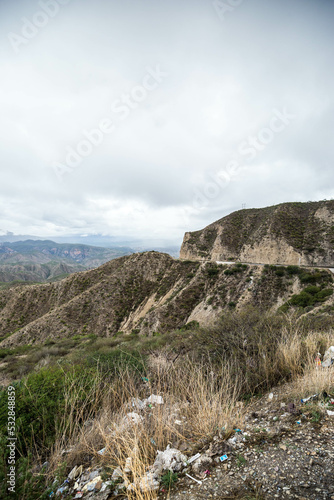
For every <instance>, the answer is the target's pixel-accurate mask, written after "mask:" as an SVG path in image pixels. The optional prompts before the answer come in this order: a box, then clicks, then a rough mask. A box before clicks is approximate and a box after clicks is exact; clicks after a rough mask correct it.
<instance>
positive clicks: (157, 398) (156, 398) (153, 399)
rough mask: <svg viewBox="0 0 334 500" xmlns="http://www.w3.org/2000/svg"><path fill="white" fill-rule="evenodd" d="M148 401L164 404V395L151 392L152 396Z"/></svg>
mask: <svg viewBox="0 0 334 500" xmlns="http://www.w3.org/2000/svg"><path fill="white" fill-rule="evenodd" d="M146 401H147V402H148V403H152V404H157V405H163V404H164V400H163V398H162V396H156V395H155V394H151V396H150V397H149V398H147V400H146Z"/></svg>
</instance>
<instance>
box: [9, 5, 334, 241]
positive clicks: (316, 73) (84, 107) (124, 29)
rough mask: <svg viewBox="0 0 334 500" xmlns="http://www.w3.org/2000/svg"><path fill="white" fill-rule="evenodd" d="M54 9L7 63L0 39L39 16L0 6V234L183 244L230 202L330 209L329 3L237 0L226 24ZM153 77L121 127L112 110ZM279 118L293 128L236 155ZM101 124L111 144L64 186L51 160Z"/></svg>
mask: <svg viewBox="0 0 334 500" xmlns="http://www.w3.org/2000/svg"><path fill="white" fill-rule="evenodd" d="M41 1H42V2H43V0H41ZM49 2H51V3H52V2H53V3H54V2H58V0H49ZM46 3H47V0H45V1H44V4H46ZM63 3H64V5H60V2H59V4H58V6H59V12H57V15H55V16H54V17H52V18H51V17H50V18H49V19H48V21H47V23H46V25H45V26H44V27H42V28H39V29H38V30H37V34H35V35H34V36H33V37H32V38H31V39H30V40H28V41H27V43H22V44H21V45H20V46H19V47H17V48H19V50H18V51H17V52H18V53H16V52H15V51H14V50H13V46H12V43H13V35H11V40H10V39H9V38H8V34H9V33H12V34H13V33H15V34H17V35H18V36H22V27H23V26H24V23H25V21H22V18H26V19H28V20H30V21H31V20H33V19H34V16H35V15H36V12H38V11H40V10H41V7H40V4H39V3H38V2H35V1H25V2H23V1H18V2H15V4H14V2H10V1H9V0H7V1H6V0H5V1H2V2H1V3H0V14H1V16H0V19H1V20H0V37H1V40H2V43H1V46H2V49H1V52H0V62H1V67H2V76H1V80H0V110H1V121H0V134H1V137H2V141H1V145H0V159H1V164H2V176H1V185H0V227H1V228H3V229H4V230H9V231H14V232H15V233H33V234H38V235H41V236H50V235H55V234H58V235H61V234H68V233H77V234H81V233H98V232H101V233H104V234H114V235H126V236H133V237H139V236H140V237H150V238H151V237H152V235H155V236H156V237H159V238H171V239H180V238H181V237H182V235H183V232H184V231H186V230H189V229H196V228H200V227H202V226H203V225H206V224H208V223H210V222H212V221H213V220H215V219H217V218H220V217H222V216H223V215H225V214H227V213H228V212H229V211H231V210H234V209H238V208H241V205H242V203H246V204H247V206H248V207H252V206H265V205H268V204H274V203H279V202H283V201H289V200H301V201H307V200H309V199H322V198H331V197H333V188H332V186H333V182H332V181H333V174H332V172H333V168H332V164H333V150H332V148H331V139H332V138H331V135H332V130H333V125H334V123H333V122H334V112H333V110H334V98H333V92H332V89H333V83H334V82H333V80H334V75H333V71H334V70H333V65H332V47H333V37H334V35H333V32H332V25H331V23H332V19H333V17H332V16H333V11H334V6H333V2H331V1H329V0H296V1H294V2H291V1H289V0H280V1H276V2H266V1H265V0H249V1H248V2H246V1H244V2H241V3H240V5H239V6H238V7H236V8H235V9H234V10H233V11H231V12H229V13H228V14H227V15H226V18H225V19H224V20H221V19H220V18H219V17H218V15H217V13H216V12H215V9H214V7H213V5H212V2H211V1H199V0H198V1H194V0H192V1H190V0H189V1H184V2H176V1H170V2H163V1H156V0H155V1H153V0H145V1H144V0H140V1H137V0H136V1H134V0H122V2H116V1H115V0H113V1H110V2H105V1H102V0H96V1H94V2H89V1H88V0H80V1H79V0H70V1H69V2H68V3H67V4H66V2H65V1H64V2H63ZM226 3H228V1H226ZM65 4H66V5H65ZM50 5H51V4H50ZM11 41H12V43H11ZM157 65H160V67H161V68H162V70H163V71H164V72H166V73H168V76H166V77H165V78H163V80H162V81H161V83H159V85H158V86H157V88H155V89H154V90H152V91H148V92H147V96H146V97H145V99H144V100H142V102H137V101H134V100H133V99H132V101H131V104H132V105H133V106H134V107H135V109H130V108H129V110H130V112H129V113H128V114H129V116H127V117H126V119H124V120H122V119H121V113H115V111H113V108H112V106H113V104H114V103H115V101H116V100H117V101H122V100H123V99H124V95H125V96H126V95H128V94H130V95H131V93H132V92H135V91H134V90H133V89H134V88H135V87H138V86H142V85H143V79H144V78H145V75H146V74H147V68H156V66H157ZM137 94H138V91H137ZM134 95H136V94H135V93H134ZM138 95H139V94H138ZM284 108H286V109H287V110H288V112H289V113H291V114H293V115H294V116H295V118H294V119H293V120H292V121H291V123H290V124H289V125H288V126H286V127H285V128H284V130H283V131H282V132H280V133H275V134H274V135H273V138H272V140H270V142H269V143H268V144H266V145H265V147H264V148H262V149H261V150H260V151H257V154H256V156H255V158H253V159H251V160H250V159H249V158H248V157H247V156H246V155H240V151H239V148H240V144H242V143H244V142H245V141H246V142H248V141H249V140H250V139H251V140H252V138H254V137H258V135H259V133H261V131H262V130H263V129H264V128H268V126H269V125H268V124H269V123H270V120H271V119H272V117H273V110H274V109H276V110H283V109H284ZM114 109H115V108H114ZM105 118H108V119H110V120H111V121H112V122H113V124H114V131H113V132H112V133H110V134H105V135H104V138H103V142H102V144H101V145H99V146H96V147H93V148H92V152H91V154H90V155H89V156H87V157H85V158H83V160H82V161H81V162H80V164H78V166H77V167H75V168H73V169H72V171H71V172H70V173H68V174H66V175H64V176H63V178H62V182H60V181H59V179H58V178H57V176H56V175H55V171H54V169H53V165H54V163H55V162H59V163H64V162H65V158H66V154H67V151H68V148H74V149H75V150H76V148H77V146H78V144H79V143H80V141H82V140H84V139H85V131H86V132H87V131H92V130H93V129H96V128H97V127H99V124H100V123H101V120H103V119H105ZM231 160H236V161H238V162H239V169H238V172H237V174H236V175H234V176H233V177H232V178H231V180H230V182H229V183H227V184H226V185H225V186H224V187H219V189H217V193H216V195H215V196H212V197H209V198H208V197H205V195H204V194H203V193H204V192H205V189H206V187H207V186H208V184H210V183H212V178H213V177H215V176H216V175H217V173H219V172H222V171H224V170H226V165H227V164H228V163H229V162H230V161H231ZM198 193H201V197H202V202H198V200H196V197H197V198H198Z"/></svg>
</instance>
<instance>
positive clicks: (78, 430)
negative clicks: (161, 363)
mask: <svg viewBox="0 0 334 500" xmlns="http://www.w3.org/2000/svg"><path fill="white" fill-rule="evenodd" d="M231 373H232V371H231V367H230V365H229V364H228V363H225V364H224V365H223V366H222V367H221V369H220V370H218V371H217V369H214V368H213V367H210V366H208V365H204V364H202V363H197V364H194V363H193V362H192V361H191V360H190V359H184V360H183V361H182V362H179V363H178V364H177V365H176V366H174V365H171V366H169V367H167V369H166V367H165V368H164V369H162V370H160V369H159V367H157V369H156V371H154V372H153V371H151V372H150V373H149V376H148V378H149V382H145V381H141V384H140V386H139V387H138V381H137V380H135V377H134V374H133V372H130V371H128V370H127V369H124V371H123V372H122V374H121V376H119V377H117V379H115V380H114V381H113V382H110V384H105V383H104V381H103V378H101V373H100V372H99V371H98V370H97V372H96V380H95V381H94V384H93V385H92V387H91V390H90V392H89V393H88V394H87V395H86V398H85V399H84V400H83V399H82V388H80V387H78V386H77V385H75V384H73V385H71V384H70V385H69V386H68V389H67V394H66V399H67V402H68V411H67V412H66V413H64V418H63V422H62V424H61V425H60V426H59V435H58V436H57V439H56V444H55V446H54V449H53V453H52V458H51V460H50V462H51V468H50V474H51V475H52V473H53V471H54V470H55V469H56V467H57V466H59V464H60V463H61V462H62V461H63V460H64V456H63V454H62V452H63V450H64V449H67V450H68V453H66V461H67V465H68V467H72V466H74V465H75V464H80V463H85V460H87V457H88V456H90V457H91V456H94V457H95V460H96V461H97V462H98V463H101V464H103V465H105V466H110V467H112V468H116V467H119V468H120V470H122V471H123V472H124V468H125V463H126V460H127V459H129V458H130V459H131V474H130V476H129V474H128V475H127V477H129V478H131V482H137V483H138V482H139V480H140V478H142V477H143V476H144V475H145V473H146V471H147V470H148V468H149V466H151V465H152V464H153V463H154V460H155V457H156V452H157V450H164V449H165V448H166V447H167V445H168V444H169V445H171V446H172V447H173V446H174V447H175V446H176V447H179V446H181V448H182V446H183V449H185V450H186V453H187V455H189V456H190V455H191V454H193V453H195V452H196V451H198V450H199V449H201V448H203V447H204V446H205V445H207V444H208V443H209V442H210V441H211V439H212V438H213V436H214V435H218V434H219V435H220V436H221V437H223V436H224V435H229V433H230V432H231V430H232V429H233V427H235V426H238V427H239V426H241V425H242V420H243V411H242V405H240V404H239V403H238V397H239V392H238V387H239V385H238V383H237V381H236V380H235V379H233V378H232V376H231ZM101 383H102V385H103V391H102V392H101ZM151 394H155V395H161V396H162V397H163V400H164V403H163V404H162V405H158V404H152V405H151V407H150V406H148V405H147V406H146V408H145V409H142V410H140V409H139V408H138V407H137V406H136V400H137V399H138V398H140V399H143V398H145V397H146V398H147V397H148V396H150V395H151ZM92 401H93V402H94V404H93V407H91V403H92ZM97 401H98V402H99V403H97V404H98V405H99V408H98V410H97V406H96V402H97ZM78 405H80V411H79V412H78V411H77V406H78ZM88 408H89V409H88ZM129 413H136V414H137V415H139V421H135V422H132V421H131V419H130V418H129V417H128V414H129ZM84 415H85V418H84ZM93 415H95V418H92V417H93ZM136 418H138V417H136ZM102 448H105V449H106V451H105V453H104V454H103V455H100V454H99V453H98V451H99V450H101V449H102ZM124 477H125V472H124ZM152 495H153V496H152ZM154 495H155V493H154V492H151V493H145V492H142V491H140V489H138V488H137V489H136V491H134V492H131V491H130V492H129V498H139V499H143V500H148V499H151V498H155V496H154Z"/></svg>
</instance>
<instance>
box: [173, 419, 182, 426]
mask: <svg viewBox="0 0 334 500" xmlns="http://www.w3.org/2000/svg"><path fill="white" fill-rule="evenodd" d="M174 424H175V425H182V422H181V420H175V422H174Z"/></svg>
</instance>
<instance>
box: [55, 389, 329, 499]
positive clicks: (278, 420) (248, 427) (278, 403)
mask: <svg viewBox="0 0 334 500" xmlns="http://www.w3.org/2000/svg"><path fill="white" fill-rule="evenodd" d="M300 396H301V397H304V395H303V394H301V395H300ZM331 413H332V414H331ZM180 448H181V449H184V453H185V455H186V456H185V455H183V454H182V453H181V452H180V451H177V450H176V449H175V450H174V452H175V456H174V459H173V460H174V462H173V464H174V465H175V464H178V465H177V466H175V469H174V470H175V471H177V481H176V482H175V484H174V486H173V487H172V488H171V489H170V490H169V491H166V489H164V487H161V486H160V488H159V483H155V481H154V480H152V486H154V487H155V488H152V489H156V494H157V496H158V498H161V499H164V500H181V499H182V500H183V499H189V500H195V499H208V498H217V499H245V500H246V499H248V500H252V499H253V500H255V499H258V500H267V499H268V500H270V499H274V498H280V499H281V498H282V499H288V498H289V499H294V498H296V499H300V500H302V499H314V500H325V499H334V398H333V395H330V394H326V393H323V394H320V395H319V396H317V397H316V398H313V399H312V398H311V399H310V400H309V401H307V402H302V401H301V400H300V399H297V398H292V397H291V388H290V387H289V386H288V385H285V386H282V387H280V388H277V389H276V390H274V391H273V392H272V393H270V394H267V395H265V396H263V397H262V398H260V399H256V400H255V401H253V402H251V403H250V404H249V405H247V408H246V411H245V418H244V425H243V426H242V428H241V429H235V430H234V431H233V433H232V435H231V437H229V439H227V440H226V439H222V438H221V437H219V436H218V435H217V436H216V437H215V438H214V439H213V441H212V442H211V443H210V444H209V445H208V444H206V445H205V446H204V447H203V448H202V449H201V450H200V451H199V453H198V455H200V456H199V457H198V458H197V459H196V460H194V461H193V462H192V463H191V464H190V465H188V466H187V467H185V466H184V464H183V460H184V458H187V459H189V457H190V455H191V453H189V452H188V451H185V448H182V446H181V447H180ZM172 451H173V450H172ZM168 453H169V452H167V455H168ZM165 454H166V452H165ZM167 455H166V456H167ZM172 455H173V453H172V454H171V455H170V456H172ZM224 456H225V457H224ZM158 457H160V461H161V460H164V454H163V453H161V454H160V455H159V454H158ZM222 460H223V461H222ZM157 461H158V462H159V458H157ZM157 461H156V462H157ZM173 467H174V466H173ZM152 470H153V469H152ZM129 473H130V469H129ZM71 474H72V477H69V478H68V480H67V482H66V483H65V484H64V485H63V486H62V488H60V489H58V491H57V492H56V495H55V496H56V497H57V498H94V499H100V500H107V499H108V498H115V497H117V498H128V496H127V493H126V488H124V489H122V482H123V480H124V481H125V483H123V485H124V484H129V482H128V481H127V479H126V476H124V474H123V475H122V472H121V471H120V474H119V475H118V476H117V477H116V475H117V474H118V473H117V471H115V472H114V474H113V476H112V477H110V478H108V479H109V480H108V479H106V477H105V475H104V474H103V471H102V469H99V468H98V467H95V468H94V467H92V468H91V469H86V470H83V469H82V467H79V468H77V470H74V472H73V471H72V473H71ZM186 474H189V476H191V477H189V476H187V475H186ZM130 475H131V473H130ZM70 476H71V475H70ZM148 476H149V474H148ZM102 477H103V480H102ZM152 477H153V476H152ZM115 479H116V482H117V483H118V484H115ZM117 479H118V481H117ZM74 483H75V484H74ZM153 483H154V484H153Z"/></svg>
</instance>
